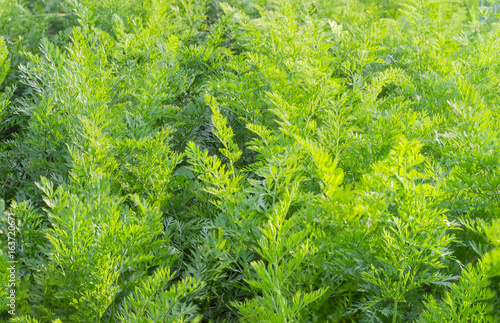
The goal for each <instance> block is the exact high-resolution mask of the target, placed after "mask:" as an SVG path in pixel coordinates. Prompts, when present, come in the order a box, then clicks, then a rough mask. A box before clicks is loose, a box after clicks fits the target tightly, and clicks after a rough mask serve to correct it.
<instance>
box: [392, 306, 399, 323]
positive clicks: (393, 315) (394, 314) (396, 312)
mask: <svg viewBox="0 0 500 323" xmlns="http://www.w3.org/2000/svg"><path fill="white" fill-rule="evenodd" d="M397 318H398V301H394V313H393V314H392V323H396V321H397Z"/></svg>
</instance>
